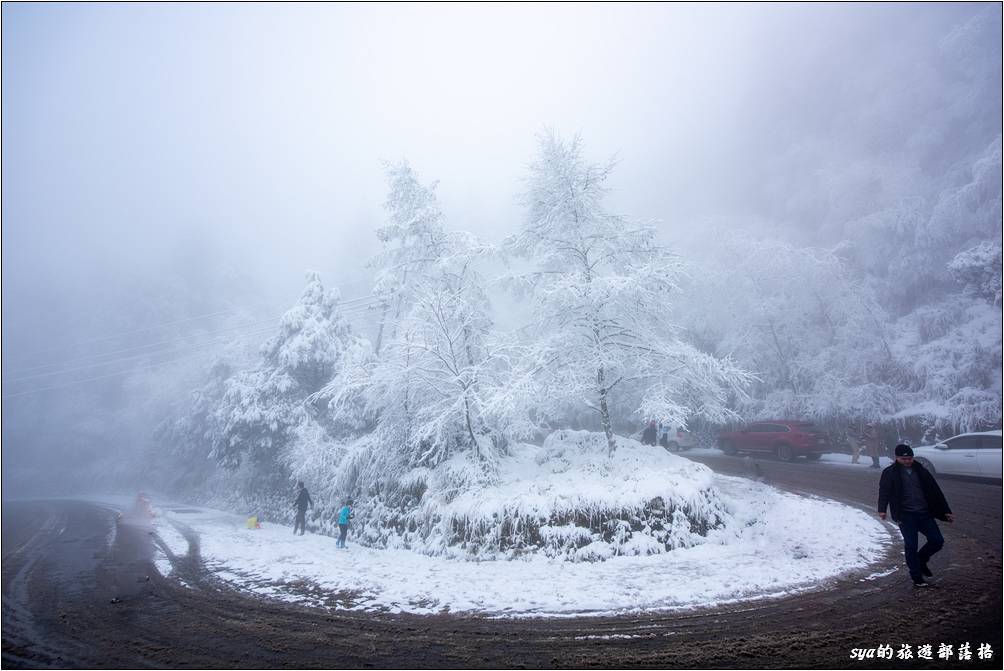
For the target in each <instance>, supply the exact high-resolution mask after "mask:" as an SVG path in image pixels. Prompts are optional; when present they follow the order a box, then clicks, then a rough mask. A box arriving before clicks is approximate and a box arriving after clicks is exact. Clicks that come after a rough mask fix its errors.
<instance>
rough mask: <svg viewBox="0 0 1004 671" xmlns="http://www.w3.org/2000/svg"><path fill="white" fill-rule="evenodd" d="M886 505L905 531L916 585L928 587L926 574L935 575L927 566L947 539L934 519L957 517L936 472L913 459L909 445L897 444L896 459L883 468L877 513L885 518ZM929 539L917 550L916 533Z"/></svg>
mask: <svg viewBox="0 0 1004 671" xmlns="http://www.w3.org/2000/svg"><path fill="white" fill-rule="evenodd" d="M886 507H888V508H889V511H890V512H891V513H892V519H893V521H894V522H896V523H897V524H898V525H899V531H900V533H901V534H903V552H904V554H905V555H906V565H907V568H909V569H910V578H911V579H912V580H913V584H914V585H915V586H917V587H926V586H927V582H925V580H924V576H928V577H930V576H931V575H933V573H931V569H929V568H928V567H927V562H928V561H930V559H931V556H932V555H933V554H934V553H935V552H937V551H938V550H940V549H941V547H942V546H943V545H944V544H945V539H944V537H943V536H942V535H941V530H940V529H938V523H937V522H935V519H939V520H943V521H945V522H952V521H953V520H954V519H955V517H954V516H953V515H952V509H951V508H949V507H948V501H946V500H945V495H944V494H942V493H941V487H939V486H938V483H937V481H935V479H934V476H933V475H931V474H930V472H928V470H927V469H926V468H924V467H923V466H921V465H920V464H919V463H916V462H914V460H913V450H912V449H911V448H910V446H909V445H897V446H896V463H895V464H893V465H892V466H889V467H888V468H886V469H885V470H884V471H882V479H881V480H880V481H879V497H878V514H879V517H880V518H882V519H883V520H884V519H885V511H886ZM918 533H922V534H924V537H925V538H926V539H927V542H926V543H925V544H924V547H922V548H920V550H919V551H918V550H917V534H918Z"/></svg>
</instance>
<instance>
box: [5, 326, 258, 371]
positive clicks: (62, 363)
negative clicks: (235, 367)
mask: <svg viewBox="0 0 1004 671" xmlns="http://www.w3.org/2000/svg"><path fill="white" fill-rule="evenodd" d="M276 319H277V318H275V317H271V318H269V319H262V320H259V321H255V322H248V323H247V324H240V325H238V326H229V327H227V328H225V329H219V330H217V331H209V332H207V333H193V334H191V335H187V336H181V337H179V338H172V339H170V340H161V341H159V342H155V343H147V344H145V345H134V346H133V347H124V348H122V349H117V350H111V351H109V352H100V353H98V354H89V355H87V356H81V357H77V358H75V359H64V360H63V361H59V362H56V363H48V364H40V365H38V366H32V367H30V368H21V369H18V370H17V371H15V373H13V374H20V373H28V372H31V371H33V370H39V369H42V368H52V367H54V366H65V365H67V364H73V363H77V362H79V361H87V360H88V359H99V358H102V357H106V356H113V355H115V354H123V353H125V352H135V351H137V350H143V349H150V348H155V347H161V346H163V345H173V344H174V343H177V342H181V341H184V340H191V339H192V338H202V337H205V336H214V335H218V334H220V333H228V332H230V331H239V330H241V329H244V328H249V327H252V326H258V325H260V324H265V323H268V322H275V321H276Z"/></svg>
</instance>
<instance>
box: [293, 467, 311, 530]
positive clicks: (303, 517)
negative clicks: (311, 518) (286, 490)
mask: <svg viewBox="0 0 1004 671" xmlns="http://www.w3.org/2000/svg"><path fill="white" fill-rule="evenodd" d="M293 505H294V506H296V521H295V522H293V533H294V534H295V533H296V530H297V529H299V530H300V535H301V536H302V535H303V533H304V531H306V530H307V507H308V506H309V507H311V508H312V507H313V506H314V502H313V501H311V500H310V493H309V492H307V488H306V487H304V486H303V480H300V481H299V482H297V483H296V501H295V502H294V503H293Z"/></svg>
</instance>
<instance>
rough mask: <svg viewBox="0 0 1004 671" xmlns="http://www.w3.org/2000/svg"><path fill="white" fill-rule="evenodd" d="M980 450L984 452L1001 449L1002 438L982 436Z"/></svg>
mask: <svg viewBox="0 0 1004 671" xmlns="http://www.w3.org/2000/svg"><path fill="white" fill-rule="evenodd" d="M980 449H983V450H999V449H1001V437H1000V436H982V440H981V441H980Z"/></svg>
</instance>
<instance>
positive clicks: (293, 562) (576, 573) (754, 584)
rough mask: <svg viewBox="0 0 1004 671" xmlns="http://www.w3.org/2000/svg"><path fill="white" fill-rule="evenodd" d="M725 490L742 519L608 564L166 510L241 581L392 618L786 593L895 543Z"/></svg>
mask: <svg viewBox="0 0 1004 671" xmlns="http://www.w3.org/2000/svg"><path fill="white" fill-rule="evenodd" d="M714 484H715V486H716V487H717V488H718V489H719V490H720V492H721V496H722V498H723V500H724V501H725V504H726V505H727V506H728V507H729V508H730V510H731V512H732V513H733V514H734V515H735V516H736V518H737V519H739V520H741V521H742V524H738V525H729V526H727V527H724V528H721V529H716V530H712V531H711V532H710V533H709V538H708V542H707V543H705V544H701V545H696V546H693V547H686V548H678V549H676V550H673V551H671V552H667V553H663V554H656V555H649V556H618V557H613V558H610V559H608V560H606V561H599V562H580V563H573V562H568V561H563V560H560V559H548V558H545V557H541V556H536V557H531V558H529V559H526V560H514V561H464V560H457V559H448V558H444V557H431V556H426V555H420V554H416V553H415V552H412V551H409V550H401V549H370V548H364V547H361V546H357V545H353V544H352V536H351V533H350V536H349V543H350V545H349V548H348V549H346V550H338V549H335V540H334V539H333V538H330V537H327V536H318V535H306V536H294V535H293V534H292V530H291V529H290V528H288V527H277V526H273V525H268V524H264V525H262V526H263V528H261V529H247V528H246V526H245V519H244V518H243V517H238V516H235V515H232V514H228V513H223V512H219V511H214V510H210V509H205V508H200V509H194V508H188V509H178V510H176V511H171V510H167V511H166V512H165V514H166V515H168V516H173V517H176V518H177V519H179V520H183V521H184V523H185V524H187V525H188V526H190V527H191V528H193V529H194V530H195V531H196V532H198V533H199V535H200V537H201V538H200V543H201V552H202V556H203V557H204V558H205V559H206V563H207V565H208V566H209V567H210V568H211V570H213V571H214V572H215V573H216V576H217V577H218V578H220V579H222V580H225V581H227V582H231V583H233V584H235V586H238V587H241V588H243V589H249V590H253V591H255V592H257V593H261V594H264V595H268V596H271V597H274V598H280V599H285V600H290V601H301V602H304V603H308V604H313V605H325V604H327V605H332V604H337V605H338V607H343V608H349V609H353V610H364V611H383V612H393V613H399V612H409V613H426V614H432V613H442V612H453V613H480V614H485V615H498V616H519V615H528V616H529V615H532V616H570V615H585V614H589V615H599V614H613V613H626V612H637V611H652V610H666V609H685V608H690V607H694V606H700V605H711V604H720V603H725V602H732V601H737V600H744V599H751V598H757V597H763V596H773V597H776V596H783V595H786V594H790V593H792V592H796V591H801V590H806V589H813V588H817V587H820V586H823V585H825V583H826V582H827V581H828V580H830V579H833V578H835V577H837V576H839V575H841V574H843V573H846V572H848V571H853V570H859V569H862V568H864V567H866V566H867V565H869V564H870V563H873V562H875V561H878V560H879V559H880V558H881V557H882V556H883V555H884V553H885V552H886V551H887V549H888V547H889V543H890V535H889V533H888V531H887V530H886V529H885V528H884V527H883V525H882V524H881V523H879V522H878V521H877V520H875V519H873V517H872V516H870V515H868V514H867V513H866V512H864V511H861V510H858V509H855V508H852V507H850V506H846V505H843V504H839V503H835V502H832V501H826V500H822V499H816V498H805V497H799V496H796V495H793V494H788V493H785V492H781V491H779V490H777V489H774V488H772V487H769V486H766V485H762V484H759V483H755V482H751V481H749V480H746V479H741V478H730V477H725V476H715V483H714ZM834 539H840V542H839V543H838V542H835V541H834Z"/></svg>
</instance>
